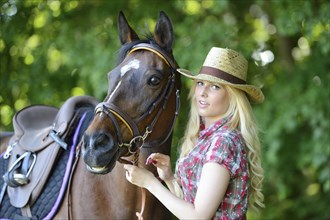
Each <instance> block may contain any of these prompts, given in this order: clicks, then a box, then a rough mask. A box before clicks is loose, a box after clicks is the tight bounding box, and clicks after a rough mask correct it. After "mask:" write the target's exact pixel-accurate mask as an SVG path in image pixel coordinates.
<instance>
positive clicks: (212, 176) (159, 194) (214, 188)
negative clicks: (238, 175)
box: [124, 163, 230, 219]
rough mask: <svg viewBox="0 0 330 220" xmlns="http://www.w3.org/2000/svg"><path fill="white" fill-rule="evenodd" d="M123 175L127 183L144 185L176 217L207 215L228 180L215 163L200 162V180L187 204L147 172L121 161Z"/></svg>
mask: <svg viewBox="0 0 330 220" xmlns="http://www.w3.org/2000/svg"><path fill="white" fill-rule="evenodd" d="M124 168H125V169H126V170H127V173H126V178H127V180H128V181H130V182H131V183H133V184H135V185H137V186H140V187H144V188H146V189H148V190H149V191H150V192H151V193H152V194H153V195H154V196H155V197H156V198H157V199H158V200H159V201H160V202H162V203H163V204H164V205H165V206H166V207H167V209H168V210H170V211H171V212H172V213H173V214H174V215H175V216H176V217H178V218H179V219H211V218H212V217H213V216H214V214H215V212H216V210H217V209H218V207H219V204H220V203H221V201H222V199H223V196H224V194H225V192H226V189H227V187H228V183H229V178H230V175H229V171H228V170H227V169H226V168H224V167H223V166H221V165H219V164H217V163H206V164H205V165H204V166H203V170H202V175H201V180H200V184H199V187H198V190H197V194H196V197H195V203H194V204H191V203H189V202H186V201H185V200H183V199H180V198H178V197H176V196H175V195H174V194H172V193H171V192H170V191H169V190H168V189H167V188H166V187H165V186H163V185H162V184H161V183H160V182H159V181H158V180H157V179H156V178H155V177H154V176H153V174H152V173H151V172H149V171H147V170H145V169H143V168H139V167H136V166H132V165H125V166H124Z"/></svg>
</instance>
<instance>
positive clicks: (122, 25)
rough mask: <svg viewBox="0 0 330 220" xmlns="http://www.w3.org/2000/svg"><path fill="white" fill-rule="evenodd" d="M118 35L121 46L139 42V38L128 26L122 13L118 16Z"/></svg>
mask: <svg viewBox="0 0 330 220" xmlns="http://www.w3.org/2000/svg"><path fill="white" fill-rule="evenodd" d="M118 33H119V39H120V43H121V44H125V43H128V42H132V41H135V40H139V39H140V38H139V36H138V35H137V34H136V32H135V31H134V30H133V29H132V28H131V26H129V24H128V22H127V19H126V17H125V15H124V13H123V12H122V11H120V12H119V16H118Z"/></svg>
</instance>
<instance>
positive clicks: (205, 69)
mask: <svg viewBox="0 0 330 220" xmlns="http://www.w3.org/2000/svg"><path fill="white" fill-rule="evenodd" d="M199 73H204V74H208V75H211V76H215V77H217V78H220V79H223V80H226V81H227V82H230V83H233V84H246V81H244V80H242V79H240V78H238V77H236V76H233V75H231V74H229V73H226V72H224V71H221V70H219V69H216V68H213V67H209V66H202V68H201V70H200V71H199Z"/></svg>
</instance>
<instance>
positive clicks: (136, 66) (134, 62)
mask: <svg viewBox="0 0 330 220" xmlns="http://www.w3.org/2000/svg"><path fill="white" fill-rule="evenodd" d="M139 67H140V61H139V60H137V59H134V60H131V61H130V62H129V63H128V64H126V65H125V66H123V67H122V68H121V69H120V77H121V78H122V77H123V76H125V74H126V73H127V72H128V71H130V70H131V69H139ZM120 84H121V80H120V81H119V83H118V84H117V86H116V88H115V89H114V90H113V92H112V93H111V95H110V96H109V99H108V102H110V100H111V98H112V96H113V95H114V94H115V92H116V91H117V90H118V88H119V86H120Z"/></svg>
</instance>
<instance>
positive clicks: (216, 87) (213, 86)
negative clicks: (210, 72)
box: [211, 85, 221, 90]
mask: <svg viewBox="0 0 330 220" xmlns="http://www.w3.org/2000/svg"><path fill="white" fill-rule="evenodd" d="M211 88H212V89H214V90H219V89H220V88H221V87H220V86H218V85H212V87H211Z"/></svg>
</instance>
